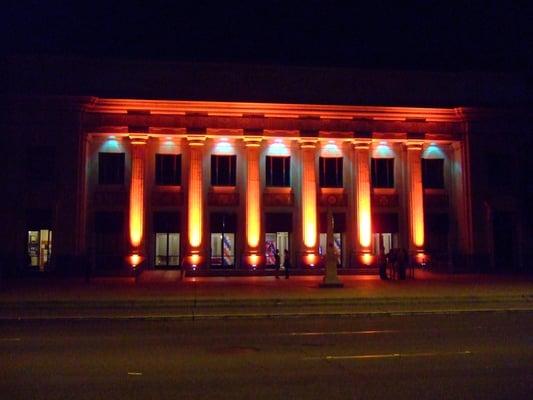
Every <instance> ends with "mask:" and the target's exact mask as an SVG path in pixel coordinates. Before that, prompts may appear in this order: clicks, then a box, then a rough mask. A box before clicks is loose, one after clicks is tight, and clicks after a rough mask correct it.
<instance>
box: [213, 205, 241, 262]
mask: <svg viewBox="0 0 533 400" xmlns="http://www.w3.org/2000/svg"><path fill="white" fill-rule="evenodd" d="M210 228H211V238H210V239H211V267H213V268H233V267H235V236H236V230H237V216H236V215H235V214H233V213H212V214H211V218H210Z"/></svg>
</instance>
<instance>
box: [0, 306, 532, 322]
mask: <svg viewBox="0 0 533 400" xmlns="http://www.w3.org/2000/svg"><path fill="white" fill-rule="evenodd" d="M488 313H497V314H502V313H503V314H511V313H513V314H514V313H524V314H528V313H533V308H505V309H503V308H486V309H477V310H407V311H357V312H324V313H313V312H311V313H264V314H260V313H247V314H198V315H195V314H175V315H131V316H126V315H116V316H97V315H84V316H82V315H79V316H37V317H0V322H32V321H58V322H59V321H65V322H66V321H205V320H240V319H255V320H257V319H284V318H286V319H297V318H360V317H366V318H372V317H410V316H425V315H464V314H488Z"/></svg>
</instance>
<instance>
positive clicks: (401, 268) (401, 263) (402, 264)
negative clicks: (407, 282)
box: [398, 247, 408, 280]
mask: <svg viewBox="0 0 533 400" xmlns="http://www.w3.org/2000/svg"><path fill="white" fill-rule="evenodd" d="M407 263H408V256H407V251H405V249H404V248H403V247H402V248H401V249H399V250H398V278H399V279H402V280H403V279H405V278H406V271H407Z"/></svg>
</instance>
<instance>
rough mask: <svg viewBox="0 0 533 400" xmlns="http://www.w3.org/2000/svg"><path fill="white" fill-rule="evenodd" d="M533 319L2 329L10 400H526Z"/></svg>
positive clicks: (2, 380)
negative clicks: (376, 399)
mask: <svg viewBox="0 0 533 400" xmlns="http://www.w3.org/2000/svg"><path fill="white" fill-rule="evenodd" d="M532 383H533V314H532V313H530V312H515V313H505V312H489V313H471V314H458V315H420V316H389V317H387V316H380V317H365V318H363V317H358V318H331V317H325V318H285V319H284V318H278V319H257V320H253V319H213V320H201V321H169V320H160V321H158V320H146V321H143V320H113V319H110V320H87V321H83V320H80V321H71V320H64V321H61V320H50V321H46V320H41V321H3V322H0V397H1V398H2V399H203V398H221V399H324V400H326V399H367V398H381V399H417V400H419V399H439V398H452V399H458V398H465V399H466V398H468V399H472V398H479V399H502V398H509V399H510V398H513V399H526V398H531V393H532V390H531V389H532V386H533V385H532Z"/></svg>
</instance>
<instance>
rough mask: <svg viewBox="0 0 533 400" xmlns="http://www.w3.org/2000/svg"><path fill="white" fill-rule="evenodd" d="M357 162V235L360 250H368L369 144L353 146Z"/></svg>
mask: <svg viewBox="0 0 533 400" xmlns="http://www.w3.org/2000/svg"><path fill="white" fill-rule="evenodd" d="M355 156H356V162H357V177H356V179H357V181H356V186H355V187H356V191H357V195H356V202H357V203H356V210H357V233H358V239H359V245H360V246H361V247H362V250H368V249H369V247H370V244H371V240H372V212H371V206H370V198H371V196H370V143H357V144H356V145H355Z"/></svg>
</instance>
